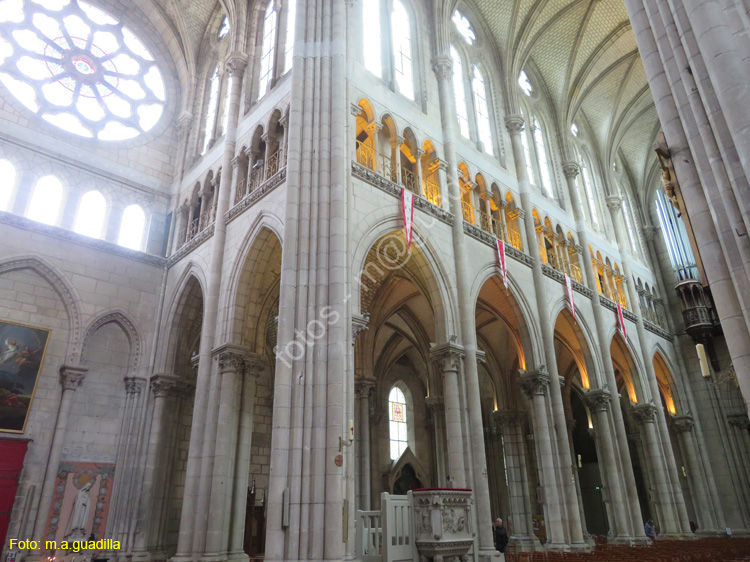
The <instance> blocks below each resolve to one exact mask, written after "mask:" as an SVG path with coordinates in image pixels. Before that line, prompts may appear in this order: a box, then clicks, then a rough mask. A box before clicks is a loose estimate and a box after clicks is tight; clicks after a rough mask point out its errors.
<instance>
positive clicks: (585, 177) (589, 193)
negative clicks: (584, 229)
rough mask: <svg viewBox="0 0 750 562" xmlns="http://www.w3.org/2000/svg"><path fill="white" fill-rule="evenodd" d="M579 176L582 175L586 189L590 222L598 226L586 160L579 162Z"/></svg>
mask: <svg viewBox="0 0 750 562" xmlns="http://www.w3.org/2000/svg"><path fill="white" fill-rule="evenodd" d="M581 176H582V177H583V188H584V189H585V190H586V199H588V202H589V213H590V214H591V222H593V223H594V225H595V226H596V227H597V228H599V211H598V209H597V206H596V199H595V198H594V185H593V184H592V183H591V174H590V173H589V168H588V166H586V162H583V163H581Z"/></svg>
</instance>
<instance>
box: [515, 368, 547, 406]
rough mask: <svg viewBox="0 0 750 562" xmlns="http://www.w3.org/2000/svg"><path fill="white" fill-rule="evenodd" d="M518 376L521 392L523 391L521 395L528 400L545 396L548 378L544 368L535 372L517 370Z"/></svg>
mask: <svg viewBox="0 0 750 562" xmlns="http://www.w3.org/2000/svg"><path fill="white" fill-rule="evenodd" d="M518 374H519V375H520V382H521V390H523V393H524V394H525V395H526V396H527V397H528V398H532V397H533V396H535V395H542V396H544V395H545V394H547V388H548V387H549V379H550V377H549V374H548V373H547V369H546V368H545V367H544V366H542V367H540V368H539V369H537V370H536V371H523V370H521V369H519V370H518Z"/></svg>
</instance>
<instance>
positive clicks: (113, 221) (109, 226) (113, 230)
mask: <svg viewBox="0 0 750 562" xmlns="http://www.w3.org/2000/svg"><path fill="white" fill-rule="evenodd" d="M123 210H124V209H123V208H122V204H121V203H120V202H119V201H116V202H113V203H112V206H111V207H110V209H109V217H108V218H107V219H106V223H105V225H104V233H103V236H104V239H105V240H106V241H107V242H111V243H112V244H117V239H118V238H119V237H120V225H121V224H122V212H123Z"/></svg>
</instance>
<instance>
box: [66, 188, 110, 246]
mask: <svg viewBox="0 0 750 562" xmlns="http://www.w3.org/2000/svg"><path fill="white" fill-rule="evenodd" d="M106 210H107V202H106V201H105V199H104V195H102V194H101V193H99V192H98V191H89V192H88V193H87V194H86V195H84V196H83V197H81V203H80V204H79V205H78V213H76V220H75V223H74V224H73V230H74V231H76V232H77V233H79V234H85V235H86V236H91V237H92V238H101V236H102V226H104V214H105V211H106Z"/></svg>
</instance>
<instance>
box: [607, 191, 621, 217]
mask: <svg viewBox="0 0 750 562" xmlns="http://www.w3.org/2000/svg"><path fill="white" fill-rule="evenodd" d="M604 200H605V201H606V202H607V207H609V210H610V211H612V212H613V213H616V212H617V211H619V210H620V209H622V198H620V197H618V196H617V195H609V196H607V197H605V198H604Z"/></svg>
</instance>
